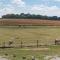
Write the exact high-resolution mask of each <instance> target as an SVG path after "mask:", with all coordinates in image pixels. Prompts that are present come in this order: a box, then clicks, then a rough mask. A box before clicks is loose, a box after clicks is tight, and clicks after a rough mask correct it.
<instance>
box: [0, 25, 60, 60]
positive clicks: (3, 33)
mask: <svg viewBox="0 0 60 60" xmlns="http://www.w3.org/2000/svg"><path fill="white" fill-rule="evenodd" d="M55 39H60V26H25V27H21V28H20V27H18V26H13V27H11V26H9V27H8V26H0V46H2V45H4V42H5V45H6V46H7V45H8V42H9V41H13V44H12V45H13V46H20V44H21V40H22V41H23V44H24V45H27V46H28V45H36V40H39V44H42V45H47V46H45V47H39V48H4V49H1V48H0V55H1V56H7V58H9V59H11V60H24V59H23V57H26V59H25V60H31V56H35V57H36V59H37V60H44V57H45V56H48V55H51V56H54V55H58V56H60V52H59V51H60V46H59V45H56V46H55V45H54V41H55ZM7 54H8V55H7Z"/></svg>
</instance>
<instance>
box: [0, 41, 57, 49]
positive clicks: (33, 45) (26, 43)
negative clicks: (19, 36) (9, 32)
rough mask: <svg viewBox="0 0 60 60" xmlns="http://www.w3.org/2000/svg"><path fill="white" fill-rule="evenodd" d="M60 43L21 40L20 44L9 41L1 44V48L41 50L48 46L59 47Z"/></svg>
mask: <svg viewBox="0 0 60 60" xmlns="http://www.w3.org/2000/svg"><path fill="white" fill-rule="evenodd" d="M57 44H58V43H57V42H56V40H54V41H52V40H48V41H46V40H45V41H42V40H28V41H26V40H24V41H23V40H20V41H19V42H16V41H8V42H3V43H2V44H0V48H39V47H47V46H48V45H57Z"/></svg>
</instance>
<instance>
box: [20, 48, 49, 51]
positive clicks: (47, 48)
mask: <svg viewBox="0 0 60 60" xmlns="http://www.w3.org/2000/svg"><path fill="white" fill-rule="evenodd" d="M20 50H34V51H35V50H49V48H31V49H28V48H26V49H20Z"/></svg>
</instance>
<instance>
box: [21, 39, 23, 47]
mask: <svg viewBox="0 0 60 60" xmlns="http://www.w3.org/2000/svg"><path fill="white" fill-rule="evenodd" d="M22 44H23V42H22V40H21V48H22V47H23V46H22Z"/></svg>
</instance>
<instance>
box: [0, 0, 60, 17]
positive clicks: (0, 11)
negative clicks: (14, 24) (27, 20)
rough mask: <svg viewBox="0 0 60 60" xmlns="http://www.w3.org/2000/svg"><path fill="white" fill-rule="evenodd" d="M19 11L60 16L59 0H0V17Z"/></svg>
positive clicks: (18, 12)
mask: <svg viewBox="0 0 60 60" xmlns="http://www.w3.org/2000/svg"><path fill="white" fill-rule="evenodd" d="M20 13H30V14H40V15H47V16H58V17H60V0H0V17H1V16H2V15H5V14H20Z"/></svg>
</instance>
